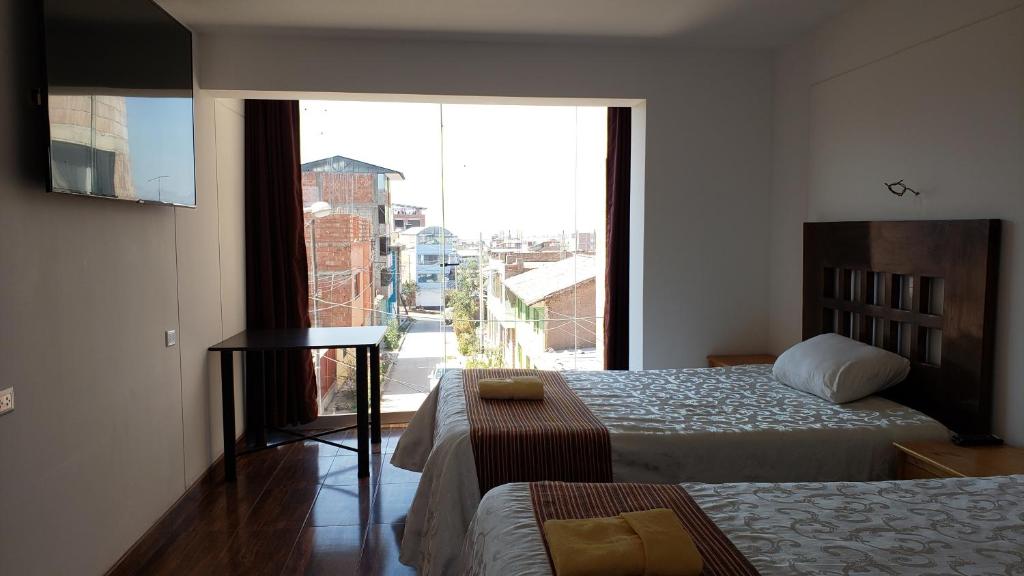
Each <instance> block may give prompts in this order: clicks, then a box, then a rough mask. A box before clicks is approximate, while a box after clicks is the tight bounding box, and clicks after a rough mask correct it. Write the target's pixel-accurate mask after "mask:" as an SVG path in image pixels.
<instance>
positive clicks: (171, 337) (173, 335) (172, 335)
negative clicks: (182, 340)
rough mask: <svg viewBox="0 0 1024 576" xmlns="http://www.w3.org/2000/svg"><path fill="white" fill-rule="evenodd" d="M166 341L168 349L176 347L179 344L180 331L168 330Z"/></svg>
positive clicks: (165, 334)
mask: <svg viewBox="0 0 1024 576" xmlns="http://www.w3.org/2000/svg"><path fill="white" fill-rule="evenodd" d="M164 340H165V341H166V343H167V347H168V348H170V347H171V346H174V345H175V344H177V343H178V331H177V330H168V331H167V332H165V333H164Z"/></svg>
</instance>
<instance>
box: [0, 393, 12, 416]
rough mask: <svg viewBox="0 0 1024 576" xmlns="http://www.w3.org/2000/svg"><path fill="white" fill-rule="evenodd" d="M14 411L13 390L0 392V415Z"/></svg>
mask: <svg viewBox="0 0 1024 576" xmlns="http://www.w3.org/2000/svg"><path fill="white" fill-rule="evenodd" d="M11 410H14V388H13V387H11V388H5V389H3V390H0V414H6V413H8V412H10V411H11Z"/></svg>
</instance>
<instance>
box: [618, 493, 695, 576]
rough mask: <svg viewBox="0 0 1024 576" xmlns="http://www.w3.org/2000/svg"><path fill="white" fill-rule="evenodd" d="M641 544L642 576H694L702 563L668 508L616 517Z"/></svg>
mask: <svg viewBox="0 0 1024 576" xmlns="http://www.w3.org/2000/svg"><path fill="white" fill-rule="evenodd" d="M619 516H620V517H621V518H622V519H623V520H625V521H626V522H627V523H628V524H629V527H630V528H632V529H633V531H634V532H636V534H637V536H639V537H640V540H641V541H642V542H643V543H644V558H645V560H646V563H645V566H644V576H691V575H693V576H696V575H697V574H700V573H701V572H703V571H704V559H703V558H701V556H700V552H698V551H697V545H696V544H694V543H693V538H691V537H690V533H689V532H687V531H686V528H683V523H682V522H680V521H679V517H678V516H676V513H675V512H673V511H671V510H669V509H667V508H655V509H654V510H645V511H643V512H624V513H622V514H620V515H619Z"/></svg>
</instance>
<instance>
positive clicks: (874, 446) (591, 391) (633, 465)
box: [391, 365, 948, 575]
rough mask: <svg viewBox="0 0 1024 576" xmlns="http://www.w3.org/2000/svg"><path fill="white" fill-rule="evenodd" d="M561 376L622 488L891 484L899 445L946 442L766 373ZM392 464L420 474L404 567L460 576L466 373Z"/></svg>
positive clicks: (446, 388) (902, 411)
mask: <svg viewBox="0 0 1024 576" xmlns="http://www.w3.org/2000/svg"><path fill="white" fill-rule="evenodd" d="M564 376H565V379H566V382H567V383H568V384H569V386H571V387H572V388H573V389H574V390H575V391H576V393H577V394H578V395H579V396H580V398H581V399H582V400H583V402H584V403H586V405H587V406H588V407H589V408H590V410H591V411H592V412H593V413H594V414H595V415H596V416H597V417H598V418H599V419H600V420H601V422H602V423H604V425H605V426H606V427H607V428H608V430H609V433H610V435H611V448H612V472H613V475H614V478H615V480H616V481H619V482H663V483H676V482H686V481H691V482H741V481H759V482H796V481H829V480H850V481H861V480H877V479H886V478H892V477H893V476H894V472H895V458H896V451H895V449H894V448H893V447H892V442H893V441H894V440H932V439H934V440H940V439H945V438H947V437H948V431H947V430H946V429H945V427H943V426H942V425H941V424H939V423H938V422H936V421H935V420H933V419H931V418H929V417H927V416H925V415H924V414H921V413H920V412H917V411H915V410H912V409H910V408H907V407H905V406H902V405H899V404H896V403H894V402H890V401H888V400H885V399H882V398H877V397H871V398H866V399H864V400H860V401H858V402H853V403H850V404H845V405H842V406H839V405H835V404H832V403H830V402H827V401H825V400H822V399H821V398H818V397H816V396H813V395H811V394H807V393H804V392H800V391H797V390H794V389H792V388H789V387H787V386H785V385H784V384H781V383H779V382H777V381H776V380H775V379H774V378H773V377H772V375H771V367H770V366H768V365H761V366H739V367H734V368H695V369H683V370H645V371H639V372H625V371H600V372H565V373H564ZM391 462H392V464H394V465H396V466H399V467H401V468H406V469H409V470H415V471H422V472H423V476H422V477H421V479H420V484H419V488H418V490H417V492H416V496H415V499H414V500H413V503H412V506H411V508H410V510H409V515H408V517H407V518H406V525H405V533H404V536H403V540H402V550H401V560H402V562H404V563H406V564H409V565H413V566H417V567H418V568H419V569H420V572H421V574H426V575H432V574H450V573H452V571H453V570H454V565H455V563H456V561H457V558H458V553H459V550H460V549H461V546H462V541H463V538H464V536H465V533H466V529H467V527H468V526H469V522H470V520H471V519H472V517H473V514H474V512H475V511H476V508H477V505H478V504H479V502H480V493H479V488H478V486H477V477H476V465H475V463H474V460H473V447H472V443H471V441H470V437H469V420H468V417H467V414H466V401H465V397H464V393H463V384H462V372H461V371H450V372H448V373H446V374H445V377H444V379H443V380H442V381H441V383H440V384H439V385H438V386H437V387H436V388H435V389H434V390H433V391H432V392H431V394H430V396H428V398H427V400H426V402H425V403H424V404H423V406H422V407H421V408H420V410H419V412H417V414H416V416H415V417H414V418H413V421H412V422H411V423H410V424H409V427H408V429H407V430H406V431H405V433H403V434H402V438H401V440H400V442H399V444H398V448H397V449H396V451H395V454H394V455H393V457H392V459H391Z"/></svg>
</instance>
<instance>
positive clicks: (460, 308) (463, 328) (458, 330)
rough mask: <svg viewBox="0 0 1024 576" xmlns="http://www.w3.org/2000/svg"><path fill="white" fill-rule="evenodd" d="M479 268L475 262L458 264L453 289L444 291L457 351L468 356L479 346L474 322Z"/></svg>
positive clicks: (477, 313)
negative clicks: (457, 346)
mask: <svg viewBox="0 0 1024 576" xmlns="http://www.w3.org/2000/svg"><path fill="white" fill-rule="evenodd" d="M479 298H480V269H479V267H478V266H477V264H476V262H467V263H466V264H465V265H463V266H459V269H458V272H457V274H456V282H455V289H454V290H449V291H448V292H446V293H445V305H446V306H447V307H448V308H451V310H452V329H453V330H454V331H455V338H456V340H457V341H458V343H459V353H461V354H462V355H463V356H469V355H470V354H473V353H474V352H476V351H477V350H478V349H479V347H480V340H479V338H478V336H477V334H476V322H477V320H478V319H479V316H480V303H479Z"/></svg>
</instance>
